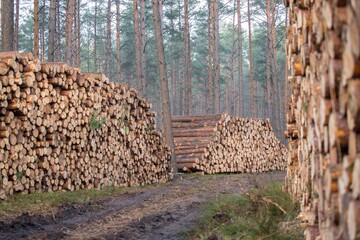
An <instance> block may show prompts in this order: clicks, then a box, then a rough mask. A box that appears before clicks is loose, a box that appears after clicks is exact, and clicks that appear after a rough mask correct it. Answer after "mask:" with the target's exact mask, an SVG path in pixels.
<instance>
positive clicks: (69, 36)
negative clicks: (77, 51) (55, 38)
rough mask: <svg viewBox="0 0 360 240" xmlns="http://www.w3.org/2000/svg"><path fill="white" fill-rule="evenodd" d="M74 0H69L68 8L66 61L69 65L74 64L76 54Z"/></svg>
mask: <svg viewBox="0 0 360 240" xmlns="http://www.w3.org/2000/svg"><path fill="white" fill-rule="evenodd" d="M74 1H75V0H68V2H67V3H68V6H67V9H66V27H65V34H66V46H65V49H66V57H65V58H66V63H67V64H69V65H73V64H74V55H73V52H72V51H73V24H74V21H73V20H74Z"/></svg>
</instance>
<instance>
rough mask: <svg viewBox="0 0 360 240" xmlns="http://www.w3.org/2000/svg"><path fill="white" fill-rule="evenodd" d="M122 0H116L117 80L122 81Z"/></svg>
mask: <svg viewBox="0 0 360 240" xmlns="http://www.w3.org/2000/svg"><path fill="white" fill-rule="evenodd" d="M120 53H121V52H120V0H116V69H117V77H116V81H117V82H121V56H120Z"/></svg>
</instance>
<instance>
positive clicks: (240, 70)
mask: <svg viewBox="0 0 360 240" xmlns="http://www.w3.org/2000/svg"><path fill="white" fill-rule="evenodd" d="M236 6H237V9H236V10H237V25H238V28H237V30H238V31H237V35H238V74H239V92H238V94H239V98H238V99H239V115H240V116H244V113H245V104H244V79H243V67H242V59H243V55H242V54H243V53H242V32H241V31H242V30H241V29H242V28H241V6H240V0H237V4H236Z"/></svg>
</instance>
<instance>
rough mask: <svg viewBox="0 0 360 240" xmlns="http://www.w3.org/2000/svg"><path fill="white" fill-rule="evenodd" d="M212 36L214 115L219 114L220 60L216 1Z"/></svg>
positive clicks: (215, 2) (214, 0)
mask: <svg viewBox="0 0 360 240" xmlns="http://www.w3.org/2000/svg"><path fill="white" fill-rule="evenodd" d="M213 4H214V5H213V7H214V9H213V11H214V16H213V34H214V68H215V74H214V96H215V100H214V105H215V113H220V60H219V7H218V2H217V0H213Z"/></svg>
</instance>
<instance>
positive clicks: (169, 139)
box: [152, 0, 177, 172]
mask: <svg viewBox="0 0 360 240" xmlns="http://www.w3.org/2000/svg"><path fill="white" fill-rule="evenodd" d="M158 1H159V0H152V7H153V17H154V26H155V36H156V48H157V55H158V64H159V77H160V97H161V108H162V109H161V110H162V123H163V129H164V134H165V141H166V143H167V145H168V146H170V147H171V149H172V151H173V154H172V158H171V167H172V171H173V172H176V171H177V168H176V157H175V154H174V150H175V144H174V137H173V136H174V135H173V129H172V125H171V108H170V99H169V89H168V82H167V77H166V62H165V54H164V44H163V36H162V31H161V18H160V11H159V2H158Z"/></svg>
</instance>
